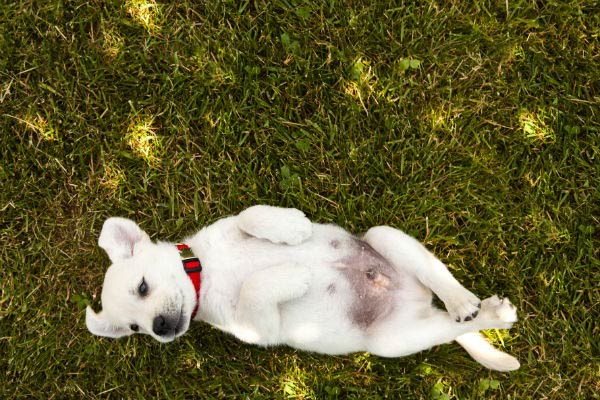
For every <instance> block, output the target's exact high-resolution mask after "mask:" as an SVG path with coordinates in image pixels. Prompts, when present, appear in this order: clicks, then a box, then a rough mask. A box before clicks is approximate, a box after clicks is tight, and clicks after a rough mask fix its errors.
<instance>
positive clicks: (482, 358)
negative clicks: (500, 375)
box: [455, 332, 521, 371]
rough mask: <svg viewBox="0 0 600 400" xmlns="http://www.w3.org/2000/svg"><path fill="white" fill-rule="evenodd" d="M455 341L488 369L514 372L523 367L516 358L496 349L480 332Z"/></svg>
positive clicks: (466, 334) (460, 337)
mask: <svg viewBox="0 0 600 400" xmlns="http://www.w3.org/2000/svg"><path fill="white" fill-rule="evenodd" d="M455 340H456V341H457V342H458V344H460V345H461V346H462V347H463V348H464V349H465V350H466V351H467V353H469V355H470V356H471V357H473V359H475V361H477V362H478V363H480V364H481V365H483V366H484V367H486V368H489V369H493V370H496V371H514V370H516V369H519V367H520V366H521V364H520V363H519V361H518V360H517V359H516V358H514V357H513V356H511V355H508V354H506V353H504V352H502V351H500V350H498V349H496V348H495V347H494V346H492V345H491V344H490V343H489V342H488V341H487V339H486V338H485V337H483V335H482V334H480V333H479V332H469V333H465V334H463V335H460V336H459V337H457V338H456V339H455Z"/></svg>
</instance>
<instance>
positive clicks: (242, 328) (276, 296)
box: [232, 264, 312, 345]
mask: <svg viewBox="0 0 600 400" xmlns="http://www.w3.org/2000/svg"><path fill="white" fill-rule="evenodd" d="M311 276H312V275H311V272H310V269H309V268H307V267H301V266H298V265H294V264H283V265H277V266H274V267H270V268H266V269H263V270H260V271H258V272H255V273H254V274H252V275H251V276H250V278H249V279H247V280H246V281H245V282H244V283H243V285H242V288H241V290H240V294H239V298H238V302H237V305H236V310H235V327H234V329H233V332H232V333H233V334H234V335H235V336H236V337H238V338H239V339H241V340H243V341H245V342H248V343H255V344H261V345H274V344H278V343H279V342H280V341H281V339H280V315H279V305H280V304H282V303H285V302H287V301H291V300H294V299H296V298H299V297H301V296H303V295H304V294H305V293H306V292H307V291H308V288H309V286H310V282H311Z"/></svg>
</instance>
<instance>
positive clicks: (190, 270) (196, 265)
mask: <svg viewBox="0 0 600 400" xmlns="http://www.w3.org/2000/svg"><path fill="white" fill-rule="evenodd" d="M175 246H176V247H177V250H179V256H180V257H181V263H182V264H183V269H184V270H185V273H186V274H187V276H188V277H189V278H190V280H191V281H192V283H193V284H194V289H195V290H196V306H195V307H194V311H192V317H191V319H192V320H193V319H194V317H195V316H196V314H197V313H198V306H199V305H200V284H201V283H202V277H201V275H200V272H202V265H201V264H200V260H199V259H198V257H196V256H195V255H194V253H193V252H192V249H190V247H189V246H188V245H186V244H183V243H178V244H176V245H175Z"/></svg>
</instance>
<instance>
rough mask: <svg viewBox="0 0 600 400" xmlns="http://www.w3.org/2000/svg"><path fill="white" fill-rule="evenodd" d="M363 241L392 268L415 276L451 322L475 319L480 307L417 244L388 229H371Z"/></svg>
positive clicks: (408, 237)
mask: <svg viewBox="0 0 600 400" xmlns="http://www.w3.org/2000/svg"><path fill="white" fill-rule="evenodd" d="M363 239H364V240H365V241H366V242H367V243H369V245H371V247H373V248H374V249H375V250H376V251H377V252H378V253H379V254H381V255H382V256H383V257H384V258H386V259H387V260H388V261H389V262H390V263H392V265H393V266H394V268H398V269H401V270H403V271H404V272H406V273H408V274H410V275H412V276H414V277H416V278H417V279H418V280H419V281H420V282H421V283H422V284H423V285H425V286H426V287H428V288H430V289H431V290H432V291H433V292H434V293H435V294H436V295H437V296H438V297H439V298H440V300H442V301H443V302H444V304H445V306H446V310H447V311H448V312H449V313H450V316H451V317H452V319H454V320H455V321H459V322H460V321H470V320H471V319H473V318H475V317H476V316H477V313H478V312H479V307H480V304H481V303H480V301H479V299H478V298H477V296H475V295H474V294H473V293H471V292H470V291H469V290H467V289H466V288H465V287H463V286H462V285H461V284H460V283H459V282H458V281H457V280H456V279H455V278H454V276H452V274H451V273H450V271H448V268H446V266H445V265H444V264H443V263H442V262H441V261H440V260H438V259H437V258H436V257H435V256H434V255H433V254H431V252H429V251H428V250H427V249H426V248H425V246H423V245H422V244H421V243H420V242H419V241H417V240H416V239H414V238H413V237H411V236H409V235H407V234H405V233H404V232H402V231H400V230H398V229H395V228H391V227H389V226H377V227H374V228H371V229H369V231H368V232H367V233H366V234H365V236H364V238H363Z"/></svg>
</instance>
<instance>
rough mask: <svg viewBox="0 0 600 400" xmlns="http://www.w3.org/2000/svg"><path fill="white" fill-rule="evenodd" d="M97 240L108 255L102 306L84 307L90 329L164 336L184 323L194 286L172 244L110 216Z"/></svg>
mask: <svg viewBox="0 0 600 400" xmlns="http://www.w3.org/2000/svg"><path fill="white" fill-rule="evenodd" d="M98 244H99V245H100V247H102V248H103V249H104V250H105V251H106V253H107V254H108V257H109V258H110V260H111V261H112V265H111V266H110V267H109V268H108V270H107V271H106V275H105V277H104V285H103V287H102V295H101V300H102V307H103V309H102V311H100V312H99V313H96V312H94V311H93V310H92V308H91V307H87V310H86V319H85V322H86V325H87V328H88V330H89V331H90V332H92V333H93V334H94V335H99V336H107V337H111V338H119V337H123V336H129V335H132V334H134V333H136V332H139V333H145V334H149V335H151V336H152V337H154V338H155V339H156V340H158V341H160V342H169V341H171V340H173V339H175V338H176V337H178V336H181V335H182V334H183V333H185V331H186V330H187V329H188V328H189V324H190V320H191V315H192V312H193V310H194V307H195V306H196V291H195V289H194V285H193V283H192V282H191V281H190V279H189V278H188V276H187V274H186V273H185V271H184V269H183V267H182V263H181V258H180V256H179V252H178V250H177V248H176V247H175V246H173V245H171V244H167V243H160V242H159V243H153V242H152V241H151V240H150V238H149V237H148V235H147V234H146V233H145V232H144V231H142V230H141V229H140V227H139V226H138V225H137V224H136V223H135V222H133V221H131V220H128V219H125V218H109V219H108V220H106V221H105V222H104V226H103V227H102V232H101V233H100V238H99V239H98Z"/></svg>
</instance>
